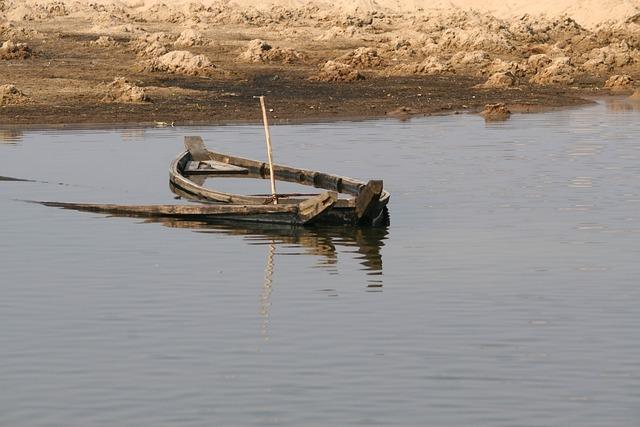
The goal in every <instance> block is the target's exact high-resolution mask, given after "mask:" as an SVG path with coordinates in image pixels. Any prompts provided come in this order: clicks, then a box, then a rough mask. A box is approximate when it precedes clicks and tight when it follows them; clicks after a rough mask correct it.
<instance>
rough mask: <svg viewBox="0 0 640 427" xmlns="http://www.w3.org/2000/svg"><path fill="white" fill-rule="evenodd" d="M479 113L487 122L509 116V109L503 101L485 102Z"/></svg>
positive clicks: (504, 118)
mask: <svg viewBox="0 0 640 427" xmlns="http://www.w3.org/2000/svg"><path fill="white" fill-rule="evenodd" d="M480 115H481V116H482V117H484V119H485V120H486V121H488V122H490V121H491V122H494V121H503V120H507V119H508V118H509V117H511V111H509V109H508V108H507V106H506V105H505V104H503V103H498V104H487V105H485V106H484V110H482V112H481V113H480Z"/></svg>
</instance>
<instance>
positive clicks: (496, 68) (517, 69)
mask: <svg viewBox="0 0 640 427" xmlns="http://www.w3.org/2000/svg"><path fill="white" fill-rule="evenodd" d="M527 70H528V67H527V66H526V65H525V64H521V63H520V62H516V61H504V60H502V59H500V58H496V59H494V60H493V62H492V63H491V64H489V65H488V66H487V68H486V69H485V71H487V72H488V73H489V74H491V75H493V74H496V73H511V74H513V75H514V76H515V77H516V78H518V79H521V78H523V77H524V76H525V75H526V74H527Z"/></svg>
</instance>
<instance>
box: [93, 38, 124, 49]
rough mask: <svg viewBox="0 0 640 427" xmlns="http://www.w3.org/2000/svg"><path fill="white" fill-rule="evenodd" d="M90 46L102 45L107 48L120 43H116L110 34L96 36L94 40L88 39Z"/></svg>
mask: <svg viewBox="0 0 640 427" xmlns="http://www.w3.org/2000/svg"><path fill="white" fill-rule="evenodd" d="M89 45H90V46H97V47H104V48H108V47H117V46H119V45H120V43H118V42H117V41H116V40H115V39H114V38H113V37H111V36H100V37H98V38H97V39H96V40H93V41H90V42H89Z"/></svg>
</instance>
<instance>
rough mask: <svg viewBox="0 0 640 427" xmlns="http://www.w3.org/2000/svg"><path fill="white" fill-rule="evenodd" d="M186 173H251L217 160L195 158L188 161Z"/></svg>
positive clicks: (245, 169) (185, 168)
mask: <svg viewBox="0 0 640 427" xmlns="http://www.w3.org/2000/svg"><path fill="white" fill-rule="evenodd" d="M184 173H185V174H188V175H196V174H202V175H206V174H211V175H246V174H248V173H249V170H248V169H247V168H242V167H239V166H234V165H230V164H228V163H222V162H218V161H216V160H203V161H200V160H194V161H190V162H187V164H186V165H185V167H184Z"/></svg>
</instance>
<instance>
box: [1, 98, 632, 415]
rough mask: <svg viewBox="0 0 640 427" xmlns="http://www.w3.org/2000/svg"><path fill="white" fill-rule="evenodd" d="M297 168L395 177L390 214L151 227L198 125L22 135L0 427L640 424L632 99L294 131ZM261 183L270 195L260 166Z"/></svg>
mask: <svg viewBox="0 0 640 427" xmlns="http://www.w3.org/2000/svg"><path fill="white" fill-rule="evenodd" d="M272 134H273V140H274V144H275V152H274V156H275V159H276V160H277V161H278V162H279V163H284V164H292V165H295V166H300V167H306V168H310V169H320V170H323V171H326V172H332V173H336V174H342V175H348V176H353V177H356V178H362V179H369V178H382V179H384V181H385V187H386V188H387V189H388V190H389V191H390V192H391V193H392V198H391V203H390V213H391V222H390V226H389V227H387V228H383V229H376V230H366V229H364V230H352V229H348V228H341V227H338V228H321V229H304V228H298V229H292V228H287V227H258V226H251V225H244V226H239V227H237V226H234V225H233V224H215V225H204V224H197V223H176V222H164V223H160V222H145V221H143V220H140V219H132V218H113V217H107V216H104V215H98V214H92V213H81V212H74V211H66V210H60V209H54V208H47V207H43V206H40V205H35V204H30V203H26V202H24V201H22V200H25V199H29V200H54V201H83V202H113V203H170V202H173V198H172V195H171V193H170V192H169V189H168V165H169V162H170V161H171V159H172V158H173V157H174V156H175V155H176V154H177V153H178V152H179V151H180V150H181V149H182V138H183V136H184V135H201V136H202V137H203V138H204V139H205V141H206V143H207V144H208V145H209V146H210V147H211V148H215V149H217V150H218V151H223V152H229V153H233V154H237V155H245V156H248V157H252V158H264V157H265V150H264V143H263V134H262V129H261V127H259V126H219V127H191V128H180V127H176V128H157V129H119V130H117V129H116V130H79V129H75V130H55V131H52V130H43V131H37V130H25V131H22V132H18V131H4V132H3V133H2V137H3V143H2V144H0V175H2V176H5V177H14V178H22V179H29V180H32V182H20V181H6V180H3V181H0V242H1V244H0V291H1V298H0V325H1V326H0V383H1V387H0V425H2V426H30V427H35V426H83V427H86V426H114V425H117V426H154V427H155V426H174V425H176V426H177V425H179V426H212V425H242V426H249V425H286V426H327V425H336V426H346V425H388V426H399V425H411V426H415V425H433V426H581V427H585V426H636V425H638V423H639V422H640V281H639V277H640V110H639V109H638V108H637V106H635V105H634V104H630V103H627V102H625V101H623V100H615V99H612V100H608V101H599V102H598V103H597V104H595V105H593V106H588V107H584V108H578V109H568V110H563V111H555V112H550V113H542V114H530V115H515V116H514V117H513V118H512V119H511V120H509V121H507V122H504V123H499V124H485V123H484V121H483V120H482V119H481V118H480V117H478V116H474V115H458V116H445V117H428V118H415V119H412V120H410V121H406V122H401V121H397V120H378V121H364V122H339V123H330V124H305V125H283V126H274V127H273V129H272ZM261 184H264V188H261V189H260V191H261V192H268V189H269V187H268V183H267V182H266V181H265V182H263V183H261Z"/></svg>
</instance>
